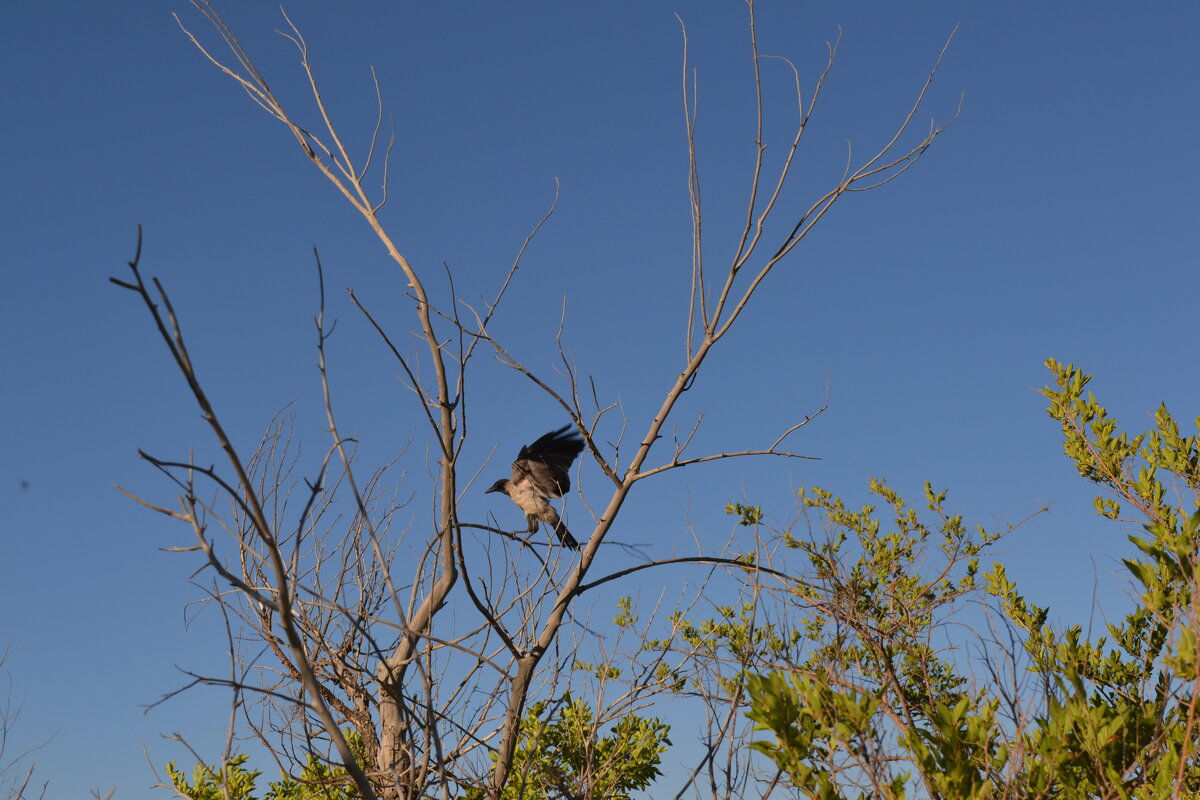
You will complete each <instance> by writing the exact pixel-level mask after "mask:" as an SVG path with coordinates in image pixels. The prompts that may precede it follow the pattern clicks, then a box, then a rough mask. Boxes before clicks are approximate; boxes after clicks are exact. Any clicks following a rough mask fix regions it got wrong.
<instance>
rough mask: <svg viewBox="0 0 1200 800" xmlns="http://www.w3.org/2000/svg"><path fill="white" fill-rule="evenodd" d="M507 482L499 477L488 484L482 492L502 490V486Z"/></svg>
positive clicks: (488, 492)
mask: <svg viewBox="0 0 1200 800" xmlns="http://www.w3.org/2000/svg"><path fill="white" fill-rule="evenodd" d="M507 483H508V481H507V480H505V479H504V478H501V479H500V480H498V481H496V482H495V483H493V484H492V485H491V486H489V487H488V490H487V491H486V492H484V494H490V493H491V492H503V491H504V486H505V484H507Z"/></svg>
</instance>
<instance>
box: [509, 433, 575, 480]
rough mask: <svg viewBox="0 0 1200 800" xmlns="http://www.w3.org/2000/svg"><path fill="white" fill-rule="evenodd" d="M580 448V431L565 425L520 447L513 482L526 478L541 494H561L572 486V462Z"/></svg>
mask: <svg viewBox="0 0 1200 800" xmlns="http://www.w3.org/2000/svg"><path fill="white" fill-rule="evenodd" d="M582 451H583V439H582V438H581V437H580V436H579V433H578V432H577V431H575V430H573V429H572V428H571V426H570V425H564V426H563V427H562V428H559V429H558V430H556V431H551V432H550V433H547V434H546V435H545V436H542V437H541V438H540V439H538V440H537V441H536V442H534V443H533V444H527V445H525V446H524V447H522V448H521V452H520V453H518V454H517V460H516V461H514V462H513V477H512V479H513V482H514V483H519V482H521V481H522V480H529V481H530V482H532V483H533V485H534V487H536V488H537V490H538V491H539V492H540V493H541V494H542V496H543V497H562V496H563V493H564V492H567V491H568V490H570V488H571V464H572V463H573V462H574V461H575V458H576V457H577V456H578V455H579V454H580V452H582Z"/></svg>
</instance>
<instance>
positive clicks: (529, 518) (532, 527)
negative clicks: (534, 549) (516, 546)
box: [525, 514, 538, 533]
mask: <svg viewBox="0 0 1200 800" xmlns="http://www.w3.org/2000/svg"><path fill="white" fill-rule="evenodd" d="M525 521H526V522H528V523H529V531H528V532H529V533H537V531H538V518H537V517H535V516H533V515H532V514H526V515H525Z"/></svg>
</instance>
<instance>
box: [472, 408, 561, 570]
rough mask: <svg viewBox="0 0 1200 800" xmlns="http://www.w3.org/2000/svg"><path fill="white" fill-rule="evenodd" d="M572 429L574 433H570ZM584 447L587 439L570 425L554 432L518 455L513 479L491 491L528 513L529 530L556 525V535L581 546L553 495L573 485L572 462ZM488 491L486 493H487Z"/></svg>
mask: <svg viewBox="0 0 1200 800" xmlns="http://www.w3.org/2000/svg"><path fill="white" fill-rule="evenodd" d="M568 431H570V433H568ZM581 450H583V439H581V438H580V436H579V434H578V433H577V432H576V431H573V430H571V426H570V425H566V426H564V427H562V428H559V429H558V430H556V431H551V432H550V433H547V434H546V435H545V436H543V437H541V438H540V439H538V440H537V441H536V442H534V443H533V444H527V445H525V446H524V447H522V448H521V452H520V453H518V454H517V460H516V461H514V462H513V465H512V479H511V480H509V479H508V478H502V479H501V480H498V481H496V482H495V483H493V484H492V486H491V488H490V489H488V492H504V493H505V494H506V495H508V496H509V498H510V499H511V500H512V501H513V502H514V503H516V504H517V507H518V508H520V509H521V510H522V511H524V512H525V519H526V520H527V521H528V522H529V532H530V533H536V532H537V529H538V523H539V522H545V523H546V524H548V525H551V526H553V528H554V535H555V536H557V537H558V540H559V541H560V542H562V543H563V544H564V545H565V546H567V547H570V548H571V549H573V550H578V549H579V542H577V541H576V540H575V537H574V536H572V535H571V532H570V531H569V530H567V526H566V525H564V524H563V521H562V520H561V519H559V516H558V512H557V511H555V510H554V506H552V505H550V504H549V503H548V502H546V500H547V498H550V497H562V496H563V494H564V493H566V492H567V491H568V490H570V488H571V475H570V471H571V462H573V461H574V460H575V457H576V456H578V455H579V453H580V451H581ZM485 494H486V493H485Z"/></svg>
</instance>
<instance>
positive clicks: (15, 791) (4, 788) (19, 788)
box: [0, 650, 47, 800]
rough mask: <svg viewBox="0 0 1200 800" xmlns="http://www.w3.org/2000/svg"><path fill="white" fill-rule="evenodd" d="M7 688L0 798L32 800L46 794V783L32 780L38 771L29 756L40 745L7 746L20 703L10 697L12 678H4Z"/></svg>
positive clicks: (0, 725) (1, 719) (0, 714)
mask: <svg viewBox="0 0 1200 800" xmlns="http://www.w3.org/2000/svg"><path fill="white" fill-rule="evenodd" d="M11 652H12V651H11V650H5V651H4V652H3V653H0V668H3V667H4V665H5V664H6V663H8V659H9V656H10V654H11ZM5 678H6V682H7V684H8V685H7V686H6V687H5V690H4V698H3V700H2V701H0V797H3V798H4V800H32V798H35V797H36V798H41V797H44V796H45V794H46V786H47V782H42V783H41V786H40V787H39V786H38V785H37V783H36V782H35V781H34V774H35V773H36V772H37V762H35V761H33V760H32V759H31V758H30V756H32V754H33V753H34V751H36V750H38V749H39V748H41V747H42V746H43V745H41V744H39V745H36V746H34V747H31V748H27V749H24V750H21V751H20V752H17V753H14V752H13V748H12V747H11V746H10V745H11V742H10V737H11V736H12V734H13V731H14V730H16V728H17V723H18V722H19V721H20V719H21V708H22V706H23V703H22V702H21V701H20V700H19V699H16V698H15V697H14V696H13V688H12V679H11V677H10V676H8V675H5Z"/></svg>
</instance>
